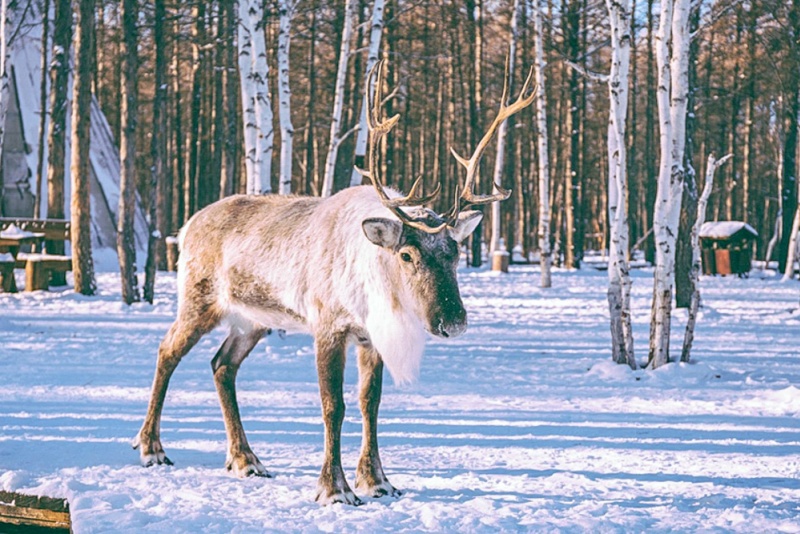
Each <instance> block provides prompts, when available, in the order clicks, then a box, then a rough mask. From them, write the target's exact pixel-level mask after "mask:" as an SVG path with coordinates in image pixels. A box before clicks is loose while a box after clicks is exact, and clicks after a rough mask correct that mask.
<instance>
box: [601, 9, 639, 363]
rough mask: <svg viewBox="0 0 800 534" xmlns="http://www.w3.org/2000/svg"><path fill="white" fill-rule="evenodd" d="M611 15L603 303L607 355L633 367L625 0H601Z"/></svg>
mask: <svg viewBox="0 0 800 534" xmlns="http://www.w3.org/2000/svg"><path fill="white" fill-rule="evenodd" d="M606 6H607V8H608V14H609V17H610V21H611V72H610V74H609V76H608V95H609V116H608V222H609V234H610V237H609V253H608V308H609V313H610V317H611V344H612V358H613V359H614V361H615V362H617V363H626V364H628V365H629V366H630V367H631V369H636V367H637V365H636V359H635V358H634V352H633V332H632V330H631V305H630V294H631V279H630V273H629V266H628V257H627V255H628V176H627V161H628V157H627V152H626V138H625V126H626V119H627V110H628V71H629V67H630V55H631V12H630V4H629V2H628V0H606Z"/></svg>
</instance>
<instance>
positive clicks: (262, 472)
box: [225, 451, 272, 478]
mask: <svg viewBox="0 0 800 534" xmlns="http://www.w3.org/2000/svg"><path fill="white" fill-rule="evenodd" d="M225 467H226V468H227V469H228V471H230V472H232V473H233V474H234V475H236V476H237V477H238V478H247V477H250V476H256V477H265V478H272V475H271V474H270V473H269V471H267V469H266V468H265V467H264V466H263V465H262V464H261V462H260V461H259V460H258V457H257V456H256V455H255V454H253V453H252V452H250V451H247V452H239V453H236V454H233V455H230V456H229V458H228V461H227V462H225Z"/></svg>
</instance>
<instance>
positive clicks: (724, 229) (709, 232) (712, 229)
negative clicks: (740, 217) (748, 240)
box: [699, 221, 758, 239]
mask: <svg viewBox="0 0 800 534" xmlns="http://www.w3.org/2000/svg"><path fill="white" fill-rule="evenodd" d="M742 229H744V230H747V232H749V233H750V234H752V235H753V236H754V237H757V236H758V232H756V230H755V228H753V227H752V226H750V225H749V224H747V223H746V222H742V221H715V222H705V223H703V226H701V227H700V234H699V235H700V237H710V238H712V239H727V238H729V237H731V236H733V235H734V234H735V233H736V232H738V231H740V230H742Z"/></svg>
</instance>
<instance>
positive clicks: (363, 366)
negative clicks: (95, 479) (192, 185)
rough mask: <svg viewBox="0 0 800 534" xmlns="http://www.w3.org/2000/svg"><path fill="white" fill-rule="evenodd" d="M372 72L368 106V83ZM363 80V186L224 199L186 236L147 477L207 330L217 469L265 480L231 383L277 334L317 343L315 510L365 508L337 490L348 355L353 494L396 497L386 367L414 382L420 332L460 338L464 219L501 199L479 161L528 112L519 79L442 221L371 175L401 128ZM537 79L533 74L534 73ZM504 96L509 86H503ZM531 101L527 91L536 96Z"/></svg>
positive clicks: (151, 410)
mask: <svg viewBox="0 0 800 534" xmlns="http://www.w3.org/2000/svg"><path fill="white" fill-rule="evenodd" d="M376 68H377V77H376V78H377V82H376V86H375V87H376V89H375V93H376V95H375V98H374V102H372V103H370V98H369V95H370V90H369V88H370V83H371V81H372V79H373V77H374V74H375V70H376ZM376 68H373V69H372V71H370V73H369V76H368V77H367V83H366V88H365V98H367V99H368V100H367V102H368V109H370V110H371V111H370V113H369V115H370V116H369V118H368V121H367V122H368V128H369V144H370V150H369V165H368V166H369V169H368V170H362V169H359V172H361V174H362V175H364V176H365V177H367V178H369V179H370V181H371V182H372V185H366V186H359V187H351V188H349V189H345V190H343V191H341V192H340V193H337V194H336V195H333V196H331V197H329V198H325V199H323V198H308V197H292V196H289V197H287V196H272V195H267V196H244V195H239V196H232V197H228V198H225V199H223V200H220V201H218V202H216V203H214V204H212V205H210V206H208V207H206V208H204V209H203V210H201V211H200V212H198V213H197V214H195V215H194V216H193V217H192V218H191V219H190V220H189V222H188V223H187V224H186V225H185V226H184V228H183V229H182V230H181V234H180V245H181V255H180V260H179V263H178V312H177V318H176V320H175V322H174V323H173V324H172V326H171V327H170V329H169V331H168V332H167V334H166V336H165V337H164V339H163V341H162V342H161V345H160V346H159V349H158V363H157V367H156V372H155V378H154V380H153V389H152V394H151V398H150V403H149V406H148V410H147V415H146V417H145V420H144V423H143V425H142V428H141V430H140V431H139V434H138V435H137V437H136V438H135V439H134V442H133V447H134V448H138V449H140V459H141V463H142V464H143V465H144V466H151V465H155V464H167V465H172V461H170V459H169V458H167V456H166V455H165V453H164V449H163V447H162V445H161V440H160V436H159V432H160V420H161V411H162V408H163V405H164V397H165V395H166V391H167V387H168V384H169V380H170V377H171V376H172V373H173V372H174V371H175V368H176V367H177V365H178V363H179V362H180V361H181V359H182V358H183V356H185V355H186V353H188V352H189V350H190V349H191V348H192V347H193V346H194V345H195V344H196V343H197V342H198V341H199V340H200V338H201V337H202V336H204V335H205V334H207V333H208V332H210V331H211V330H212V329H214V328H215V327H217V326H218V325H220V324H221V323H225V324H227V325H228V326H229V328H230V333H229V334H228V337H227V338H226V339H225V341H224V342H223V344H222V346H221V347H220V349H219V350H218V351H217V354H216V356H214V359H213V360H212V361H211V369H212V371H213V374H214V384H215V386H216V388H217V393H218V394H219V400H220V404H221V406H222V415H223V417H224V420H225V430H226V434H227V439H228V452H227V460H226V464H225V465H226V467H227V469H228V470H229V471H232V472H233V473H234V474H235V475H236V476H239V477H246V476H250V475H255V476H264V477H269V476H270V474H269V473H268V472H267V470H266V469H265V468H264V466H263V465H262V464H261V462H260V461H259V459H258V458H257V457H256V455H255V454H254V453H253V451H252V449H251V448H250V445H249V444H248V441H247V437H246V436H245V432H244V428H243V427H242V422H241V419H240V416H239V407H238V403H237V400H236V385H235V380H236V374H237V371H238V370H239V366H240V365H241V363H242V361H243V360H244V359H245V358H246V357H247V355H248V354H249V353H250V351H251V350H252V349H253V347H255V345H256V343H257V342H258V341H259V340H260V339H261V338H262V337H263V336H264V335H265V334H267V333H269V332H270V331H271V330H272V329H282V330H285V331H287V332H307V333H310V334H311V335H313V336H314V340H315V348H316V364H317V372H318V377H319V389H320V396H321V399H322V417H323V420H324V423H325V456H324V460H323V465H322V472H321V474H320V477H319V483H318V487H317V494H316V500H317V501H318V502H320V503H321V504H328V503H334V502H342V503H347V504H351V505H358V504H361V502H362V501H361V499H359V497H357V496H356V495H355V494H354V493H353V491H352V490H351V489H350V486H349V485H348V483H347V480H346V479H345V475H344V471H343V470H342V463H341V458H340V450H341V446H340V435H341V429H342V420H343V419H344V411H345V405H344V400H343V397H342V379H343V374H344V365H345V353H346V349H347V346H348V344H351V343H352V344H355V345H356V347H357V357H358V369H359V382H360V393H359V402H360V407H361V412H362V414H363V420H364V423H363V443H362V449H361V456H360V459H359V462H358V467H357V470H356V489H357V490H359V492H360V493H362V494H364V495H367V496H370V497H380V496H383V495H391V496H394V497H397V496H399V495H400V494H401V492H400V491H398V490H397V489H395V487H394V486H392V484H390V483H389V480H388V479H387V478H386V475H385V473H384V471H383V467H382V465H381V460H380V456H379V454H378V438H377V419H378V405H379V403H380V399H381V389H382V382H383V368H384V365H385V366H386V367H387V368H388V370H389V372H390V374H391V375H392V377H393V378H394V379H395V381H396V382H399V383H402V382H408V381H410V380H412V379H413V378H414V377H415V375H416V373H417V371H418V369H419V364H420V359H421V357H422V352H423V348H424V344H425V337H426V332H428V333H430V334H433V335H434V336H437V337H445V338H447V337H455V336H457V335H459V334H461V333H463V332H464V330H465V329H466V327H467V313H466V310H465V309H464V305H463V303H462V301H461V296H460V294H459V290H458V284H457V281H456V266H457V264H458V259H459V243H460V242H461V241H462V240H463V239H465V238H466V237H467V236H468V235H470V233H472V231H473V230H474V229H475V227H476V226H477V225H478V223H479V222H480V220H481V217H482V214H481V212H480V211H475V210H469V211H463V208H464V207H465V206H479V205H481V204H488V203H490V202H495V201H501V200H505V199H507V198H508V197H509V195H510V191H507V190H504V189H502V188H501V187H499V186H498V185H496V184H495V187H496V188H497V192H496V193H495V194H492V195H476V194H474V193H473V187H474V183H475V176H476V172H477V170H478V164H479V162H480V158H481V156H482V153H483V151H484V150H485V148H486V146H487V145H488V144H489V142H490V140H491V138H492V136H493V135H494V132H495V130H497V128H498V126H499V125H500V124H501V123H502V122H503V121H504V120H505V119H506V118H508V117H510V116H511V115H513V114H515V113H517V112H519V111H520V110H522V109H524V108H525V107H527V106H528V105H530V103H531V102H532V101H533V97H534V95H533V94H531V95H530V96H528V97H527V98H523V95H524V94H525V93H526V92H527V91H528V88H529V85H530V82H531V76H530V75H529V76H528V79H527V81H526V82H525V85H524V86H523V89H522V92H521V94H520V96H519V97H518V99H517V100H516V102H514V103H513V104H512V105H510V106H506V105H505V102H506V96H507V95H506V92H507V90H508V88H507V86H506V87H505V88H504V90H503V102H502V104H501V107H500V112H499V113H498V115H497V117H496V118H495V120H494V122H492V124H491V126H490V127H489V129H488V131H487V132H486V134H485V136H484V137H483V139H482V140H481V141H480V143H479V144H478V147H477V148H476V150H475V152H474V154H473V155H472V157H471V158H470V159H468V160H467V159H464V158H462V157H460V156H459V155H458V154H456V153H455V151H453V155H454V156H455V158H456V160H457V161H458V162H459V163H460V164H461V165H463V166H464V167H465V168H466V172H467V176H466V181H465V184H464V189H463V192H462V193H461V194H460V195H459V192H458V189H456V201H455V204H454V206H453V207H452V209H451V210H449V211H448V212H447V213H445V214H438V213H436V212H434V211H431V210H429V209H426V208H424V207H422V206H423V205H424V204H426V203H428V202H430V201H431V200H433V198H435V197H436V196H437V195H438V193H439V190H440V188H439V186H437V187H436V188H435V190H434V191H433V192H432V193H431V194H430V195H427V196H421V195H419V190H420V181H421V178H418V179H417V181H416V182H415V183H414V185H413V187H412V188H411V191H410V193H409V194H408V195H406V196H401V195H400V194H399V193H397V192H395V191H392V190H389V189H386V188H384V186H383V184H382V183H381V179H380V176H379V175H378V169H379V167H378V164H377V163H378V162H377V160H378V147H379V144H380V139H381V138H382V137H383V136H385V135H386V134H388V133H389V132H390V131H391V130H392V128H393V127H394V125H395V124H396V123H397V120H398V118H399V117H398V116H394V117H391V118H389V119H387V120H383V121H382V120H381V118H380V115H381V112H380V103H381V90H380V88H381V86H382V78H383V65H382V63H379V64H378V65H376ZM531 74H532V72H531ZM506 85H507V82H506ZM533 93H535V90H534V91H533Z"/></svg>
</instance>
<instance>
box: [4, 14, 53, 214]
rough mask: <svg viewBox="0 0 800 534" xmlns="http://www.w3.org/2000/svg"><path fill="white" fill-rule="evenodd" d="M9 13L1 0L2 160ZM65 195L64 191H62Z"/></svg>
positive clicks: (6, 109)
mask: <svg viewBox="0 0 800 534" xmlns="http://www.w3.org/2000/svg"><path fill="white" fill-rule="evenodd" d="M8 17H9V13H8V0H0V160H1V159H2V156H3V138H4V137H5V132H6V115H7V114H8V101H9V91H8V80H9V76H8V57H9V48H8V44H9V43H8V41H9V37H10V36H9V30H10V25H9V20H8ZM62 179H63V178H62ZM62 195H63V192H62ZM37 200H38V199H37ZM61 202H62V207H61V210H62V216H63V210H64V207H63V202H64V200H63V196H62V200H61Z"/></svg>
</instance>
